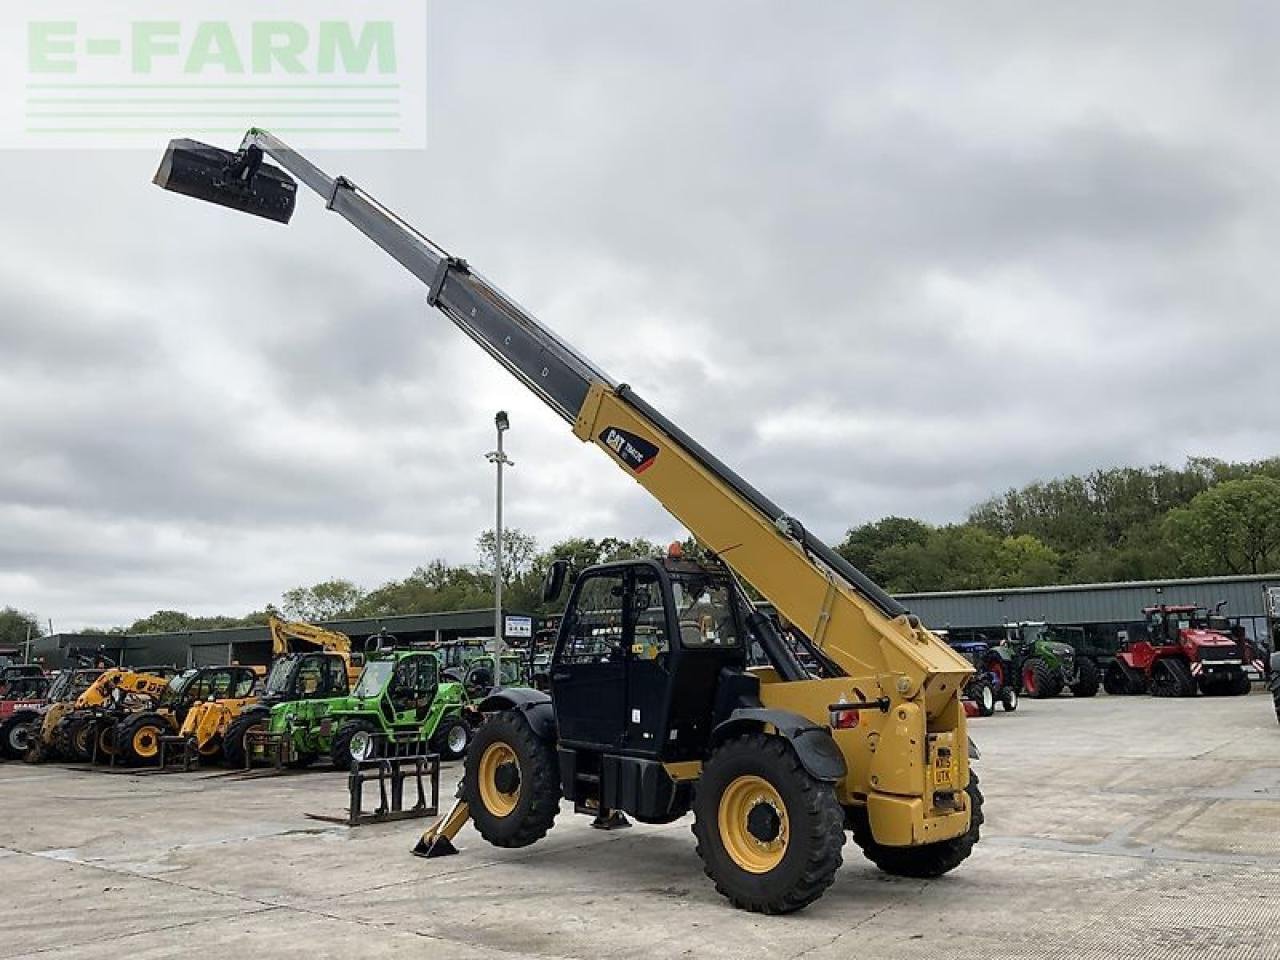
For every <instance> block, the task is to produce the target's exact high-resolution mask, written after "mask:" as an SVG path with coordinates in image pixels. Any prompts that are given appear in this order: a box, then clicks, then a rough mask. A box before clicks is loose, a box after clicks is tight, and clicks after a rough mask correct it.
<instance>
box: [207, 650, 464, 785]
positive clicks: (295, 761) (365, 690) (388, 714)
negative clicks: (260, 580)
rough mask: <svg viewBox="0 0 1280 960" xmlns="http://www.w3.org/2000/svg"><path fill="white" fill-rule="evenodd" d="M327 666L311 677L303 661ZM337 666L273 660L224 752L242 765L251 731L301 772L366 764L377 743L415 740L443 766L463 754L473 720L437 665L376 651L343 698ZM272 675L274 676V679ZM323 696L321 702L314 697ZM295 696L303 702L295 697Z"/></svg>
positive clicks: (421, 657) (423, 654) (411, 654)
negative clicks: (274, 744) (321, 761)
mask: <svg viewBox="0 0 1280 960" xmlns="http://www.w3.org/2000/svg"><path fill="white" fill-rule="evenodd" d="M325 658H327V659H328V660H330V661H332V664H333V665H332V666H329V667H328V668H327V669H325V671H324V672H323V675H320V676H316V675H315V673H316V669H315V665H314V664H310V663H309V662H308V661H310V660H317V659H325ZM341 665H342V660H341V658H339V657H337V656H334V655H333V654H301V655H295V656H294V657H285V658H282V659H281V660H278V661H277V662H276V664H275V665H274V666H273V667H272V668H271V674H270V676H268V678H267V696H266V697H265V698H264V700H263V702H261V703H258V704H256V705H255V706H252V707H249V708H247V709H246V710H245V711H244V713H242V714H241V715H240V716H239V717H237V718H236V719H235V720H234V721H233V722H232V723H231V725H230V726H229V727H228V729H227V734H226V736H225V738H224V741H223V750H224V752H226V754H227V756H228V759H229V760H234V759H237V758H238V759H239V761H240V763H242V764H243V763H244V762H245V761H246V759H250V760H251V759H253V758H252V757H246V753H247V752H248V751H249V750H251V749H253V748H252V747H251V746H250V745H249V744H246V742H245V735H246V734H247V733H248V732H249V731H251V730H255V731H262V732H265V733H267V734H273V735H275V736H276V737H277V738H278V742H279V744H280V745H281V747H282V750H281V756H282V757H283V758H284V762H285V765H286V766H290V767H295V768H298V767H307V766H310V765H311V764H312V763H314V762H315V761H316V760H317V759H318V758H320V757H321V756H327V757H329V759H330V760H332V761H333V765H334V766H335V767H337V768H339V769H344V770H345V769H346V768H348V767H350V765H351V761H352V759H353V758H354V759H359V760H363V759H365V758H367V757H369V756H372V755H373V753H374V750H375V744H376V738H377V737H378V736H379V735H389V734H394V733H400V734H415V735H417V736H418V737H420V738H421V739H423V740H427V741H429V742H430V744H431V747H432V749H433V750H435V751H436V752H437V753H439V754H440V755H441V757H443V758H444V759H446V760H456V759H458V758H459V757H461V756H463V755H464V754H465V753H466V752H467V746H468V745H469V744H470V743H471V734H472V730H473V727H474V726H475V725H476V724H478V722H479V720H480V716H479V714H478V713H477V712H476V711H475V710H474V709H473V708H472V707H471V705H470V701H469V700H468V698H467V695H466V691H465V690H464V689H463V686H462V684H460V683H456V682H453V681H448V680H444V681H442V680H441V677H440V663H439V661H438V660H437V658H436V656H435V654H433V653H431V652H429V651H426V650H381V651H377V652H373V653H370V654H368V656H367V657H366V660H365V665H364V669H363V670H362V671H361V673H360V679H359V681H358V682H357V683H356V685H355V689H353V690H351V691H350V693H348V692H347V686H346V684H347V679H346V672H345V668H343V667H342V666H341ZM277 672H279V676H277ZM320 690H323V691H325V692H327V693H329V695H328V696H324V695H321V696H317V695H315V694H316V692H317V691H320ZM299 693H303V694H307V695H304V696H298V694H299Z"/></svg>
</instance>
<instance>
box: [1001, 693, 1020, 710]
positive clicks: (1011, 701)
mask: <svg viewBox="0 0 1280 960" xmlns="http://www.w3.org/2000/svg"><path fill="white" fill-rule="evenodd" d="M1000 706H1001V707H1003V708H1004V710H1005V712H1006V713H1013V711H1015V710H1017V709H1018V691H1017V690H1015V689H1013V687H1005V688H1004V689H1003V690H1001V691H1000Z"/></svg>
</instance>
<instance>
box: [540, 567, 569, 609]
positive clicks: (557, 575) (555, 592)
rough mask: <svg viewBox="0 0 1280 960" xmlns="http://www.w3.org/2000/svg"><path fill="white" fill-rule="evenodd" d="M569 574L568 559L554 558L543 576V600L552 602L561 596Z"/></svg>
mask: <svg viewBox="0 0 1280 960" xmlns="http://www.w3.org/2000/svg"><path fill="white" fill-rule="evenodd" d="M568 576H569V561H568V560H563V559H562V560H553V561H551V567H550V569H548V570H547V575H546V576H545V577H543V578H542V602H543V603H550V602H551V601H552V600H555V599H556V598H558V597H559V596H560V591H562V590H563V589H564V582H565V580H566V579H568Z"/></svg>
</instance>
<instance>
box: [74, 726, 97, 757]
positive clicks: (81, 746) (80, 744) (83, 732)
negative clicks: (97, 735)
mask: <svg viewBox="0 0 1280 960" xmlns="http://www.w3.org/2000/svg"><path fill="white" fill-rule="evenodd" d="M92 737H93V734H92V733H91V732H90V730H89V725H88V724H87V723H86V724H81V725H80V726H79V727H77V728H76V731H75V734H74V736H73V743H74V745H75V749H76V753H88V752H89V748H90V747H91V746H92V744H93V739H92Z"/></svg>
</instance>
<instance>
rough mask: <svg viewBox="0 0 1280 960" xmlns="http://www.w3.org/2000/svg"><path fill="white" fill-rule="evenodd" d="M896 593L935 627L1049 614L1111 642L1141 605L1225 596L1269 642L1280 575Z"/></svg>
mask: <svg viewBox="0 0 1280 960" xmlns="http://www.w3.org/2000/svg"><path fill="white" fill-rule="evenodd" d="M898 600H900V601H901V602H902V604H903V605H904V606H906V607H907V609H909V610H910V611H911V612H912V613H915V614H917V615H918V616H919V617H920V619H921V620H923V621H924V623H925V624H927V625H928V626H929V627H931V628H933V629H935V630H941V629H946V630H951V631H953V632H956V633H960V634H977V633H987V634H988V635H990V634H991V633H992V632H993V631H995V632H998V631H999V629H1000V627H1001V625H1002V624H1004V623H1008V622H1012V621H1018V620H1046V621H1049V622H1051V623H1060V624H1071V625H1075V626H1082V627H1085V629H1086V631H1087V632H1088V633H1089V634H1090V635H1091V636H1092V637H1094V638H1095V639H1096V640H1097V641H1099V642H1100V643H1102V644H1106V643H1110V644H1114V639H1115V636H1116V634H1117V633H1118V632H1119V631H1122V630H1134V629H1138V628H1142V626H1143V617H1142V608H1143V607H1150V606H1155V605H1157V604H1197V605H1199V606H1207V607H1212V606H1213V605H1215V604H1216V603H1218V602H1219V601H1221V600H1225V601H1226V606H1225V607H1224V608H1223V611H1222V612H1223V613H1224V614H1225V615H1226V616H1227V617H1229V618H1230V619H1231V620H1233V621H1235V622H1238V623H1240V624H1242V625H1243V626H1244V628H1245V630H1246V631H1247V633H1248V635H1249V636H1250V637H1251V638H1253V639H1255V640H1260V641H1263V642H1264V643H1269V638H1270V637H1271V635H1272V631H1271V628H1270V626H1269V624H1270V623H1271V622H1274V620H1275V619H1276V617H1277V614H1280V608H1272V609H1269V604H1271V603H1276V602H1278V601H1280V574H1271V575H1260V576H1240V577H1203V578H1199V579H1188V580H1141V581H1129V582H1124V583H1084V584H1069V585H1065V586H1053V587H1012V588H1008V589H1003V590H952V591H946V592H942V593H911V594H899V595H898ZM1269 618H1270V619H1269Z"/></svg>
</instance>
